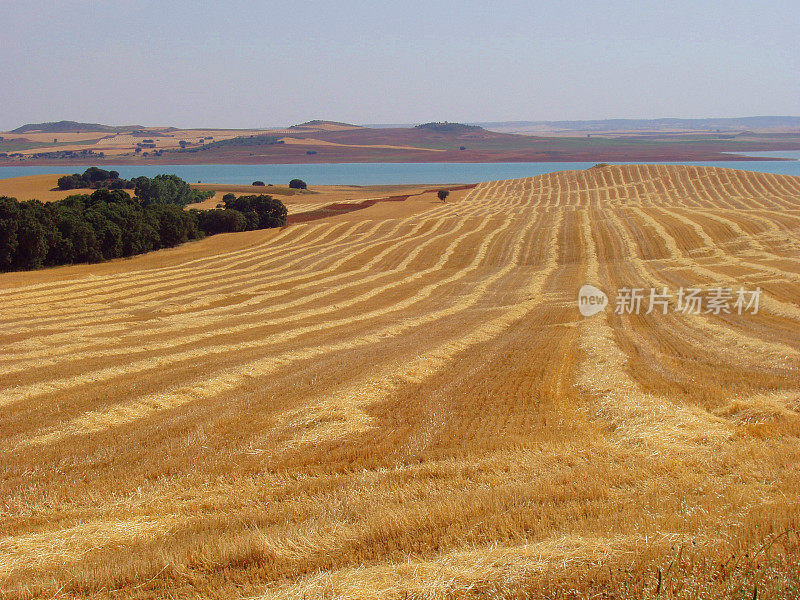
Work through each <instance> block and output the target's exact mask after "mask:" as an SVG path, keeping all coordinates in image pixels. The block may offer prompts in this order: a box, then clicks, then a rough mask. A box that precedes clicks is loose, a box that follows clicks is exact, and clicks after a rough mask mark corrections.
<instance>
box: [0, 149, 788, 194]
mask: <svg viewBox="0 0 800 600" xmlns="http://www.w3.org/2000/svg"><path fill="white" fill-rule="evenodd" d="M752 154H753V155H755V154H761V155H765V156H780V157H787V158H800V152H795V151H789V152H761V153H755V152H754V153H752ZM594 164H595V163H593V162H568V163H565V162H536V163H339V164H311V165H274V164H269V165H102V166H103V168H104V169H113V170H115V171H119V173H120V176H122V177H124V178H126V179H129V178H131V177H137V176H139V175H146V176H148V177H152V176H154V175H157V174H159V173H174V174H176V175H178V176H179V177H182V178H183V179H185V180H186V181H189V182H191V183H196V182H198V181H201V182H203V183H227V184H239V185H249V184H250V183H252V182H253V181H256V180H261V181H266V182H267V183H274V184H278V185H286V184H287V183H288V182H289V180H290V179H294V178H299V179H302V180H304V181H306V182H307V183H308V184H309V185H312V186H313V185H348V184H349V185H380V184H403V183H422V184H435V183H442V184H444V183H476V182H481V181H495V180H498V179H516V178H520V177H531V176H533V175H542V174H544V173H552V172H554V171H564V170H571V169H587V168H589V167H591V166H592V165H594ZM613 164H632V163H613ZM661 164H672V165H676V164H684V165H698V166H710V167H727V168H731V169H745V170H749V171H760V172H764V173H776V174H779V175H797V176H800V160H792V161H717V162H673V163H661ZM89 166H91V165H83V166H76V165H71V166H53V165H51V166H35V167H16V166H15V167H0V179H3V178H6V177H21V176H24V175H42V174H46V173H82V172H83V171H84V170H85V169H86V168H87V167H89Z"/></svg>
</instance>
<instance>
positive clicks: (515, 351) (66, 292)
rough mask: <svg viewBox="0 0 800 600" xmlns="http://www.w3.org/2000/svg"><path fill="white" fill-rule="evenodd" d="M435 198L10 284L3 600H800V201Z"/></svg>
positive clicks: (496, 185) (655, 183)
mask: <svg viewBox="0 0 800 600" xmlns="http://www.w3.org/2000/svg"><path fill="white" fill-rule="evenodd" d="M434 196H435V194H428V195H424V196H419V197H414V198H410V199H409V200H407V201H405V202H394V203H393V202H384V203H379V204H377V205H375V206H372V207H370V208H367V209H364V210H361V211H356V212H352V213H349V214H345V215H340V216H338V217H334V218H331V219H327V220H319V221H313V222H309V223H304V224H298V225H293V226H289V227H286V228H284V229H281V230H269V231H255V232H247V233H242V234H227V235H220V236H214V237H213V238H210V239H207V240H203V241H201V242H195V243H190V244H186V245H184V246H181V247H179V248H175V249H172V250H166V251H159V252H156V253H153V254H150V255H145V256H139V257H135V258H132V259H127V260H120V261H113V262H110V263H105V264H101V265H81V266H73V267H62V268H56V269H49V270H45V271H38V272H30V273H9V274H3V275H0V290H2V296H3V310H2V312H1V313H0V344H2V346H1V347H2V349H3V351H2V353H0V365H1V367H0V368H1V369H2V371H0V373H1V374H0V453H2V463H0V464H1V465H2V466H1V467H0V474H1V477H0V498H1V499H2V504H0V597H2V598H4V599H31V598H92V599H106V598H108V599H112V598H114V599H118V598H154V599H155V598H159V599H161V598H171V599H179V598H219V599H222V598H225V599H227V598H265V599H272V598H276V599H290V598H291V599H294V598H307V599H315V598H348V599H361V598H365V599H370V598H371V599H378V598H392V599H394V598H396V599H408V598H425V599H450V598H453V599H455V598H459V599H460V598H474V599H478V598H539V597H547V598H560V597H564V598H625V599H627V598H631V599H632V598H670V599H672V598H681V599H683V598H686V599H689V598H745V597H747V598H753V597H759V598H783V597H794V596H797V595H798V594H800V575H799V574H798V569H797V564H798V563H799V562H800V538H799V537H798V535H799V530H798V527H800V512H799V510H798V509H800V496H798V492H799V491H800V490H799V489H798V488H800V445H799V444H798V436H799V435H800V414H799V413H798V411H800V377H798V368H799V367H800V305H798V298H800V256H799V255H798V249H800V178H796V177H783V176H776V175H765V174H756V173H748V172H744V171H735V170H727V169H718V168H703V167H676V166H654V165H649V166H643V165H632V166H624V167H619V166H615V167H599V168H593V169H589V170H586V171H564V172H560V173H553V174H550V175H543V176H539V177H533V178H528V179H520V180H511V181H500V182H493V183H486V184H481V185H479V186H478V187H476V188H475V189H472V190H468V191H462V192H459V193H458V194H453V196H452V201H448V202H447V203H438V202H435V200H434ZM308 198H309V199H310V198H312V196H309V197H308ZM289 200H291V198H290V199H289ZM584 283H592V284H595V285H597V286H598V287H600V288H601V289H604V290H606V291H607V292H609V293H610V292H611V291H612V290H615V289H618V288H621V287H623V286H631V287H643V288H648V289H649V288H651V287H658V288H661V287H668V288H671V289H673V290H675V289H677V288H679V287H681V286H683V287H690V286H699V287H716V286H725V287H735V288H738V287H739V286H743V287H745V288H749V289H752V288H755V287H760V288H761V289H762V290H763V291H764V295H763V297H762V300H761V307H760V311H759V312H758V314H744V315H737V314H728V315H726V314H722V315H713V314H698V315H692V314H679V313H675V312H670V313H669V314H666V315H664V314H660V313H657V314H651V315H645V314H640V315H635V314H634V315H617V314H614V313H613V310H611V309H609V310H607V311H605V312H602V313H600V314H598V315H595V316H593V317H590V318H584V317H581V316H580V314H579V312H578V310H577V303H576V297H577V292H578V289H579V288H580V287H581V285H582V284H584ZM610 295H611V293H610ZM611 300H612V302H613V297H612V298H611Z"/></svg>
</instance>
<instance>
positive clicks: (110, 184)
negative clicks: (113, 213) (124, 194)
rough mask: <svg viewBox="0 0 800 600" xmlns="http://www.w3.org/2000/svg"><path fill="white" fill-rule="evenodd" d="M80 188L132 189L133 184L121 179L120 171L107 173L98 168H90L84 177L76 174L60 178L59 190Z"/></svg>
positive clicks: (84, 173)
mask: <svg viewBox="0 0 800 600" xmlns="http://www.w3.org/2000/svg"><path fill="white" fill-rule="evenodd" d="M79 188H94V189H99V188H114V189H132V188H133V183H131V182H130V181H128V180H127V179H120V177H119V172H118V171H106V170H105V169H100V168H98V167H89V168H88V169H86V170H85V171H84V172H83V174H82V175H80V174H78V173H74V174H72V175H64V176H63V177H59V178H58V189H60V190H75V189H79Z"/></svg>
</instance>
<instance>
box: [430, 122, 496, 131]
mask: <svg viewBox="0 0 800 600" xmlns="http://www.w3.org/2000/svg"><path fill="white" fill-rule="evenodd" d="M415 129H425V130H427V131H435V132H437V133H474V132H476V131H483V127H480V126H478V125H465V124H464V123H449V122H447V121H436V122H433V123H423V124H422V125H417V126H416V127H415Z"/></svg>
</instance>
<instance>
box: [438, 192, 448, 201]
mask: <svg viewBox="0 0 800 600" xmlns="http://www.w3.org/2000/svg"><path fill="white" fill-rule="evenodd" d="M436 195H437V196H439V200H441V201H442V202H444V201H445V200H447V197H448V196H449V195H450V190H439V191H438V192H436Z"/></svg>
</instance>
